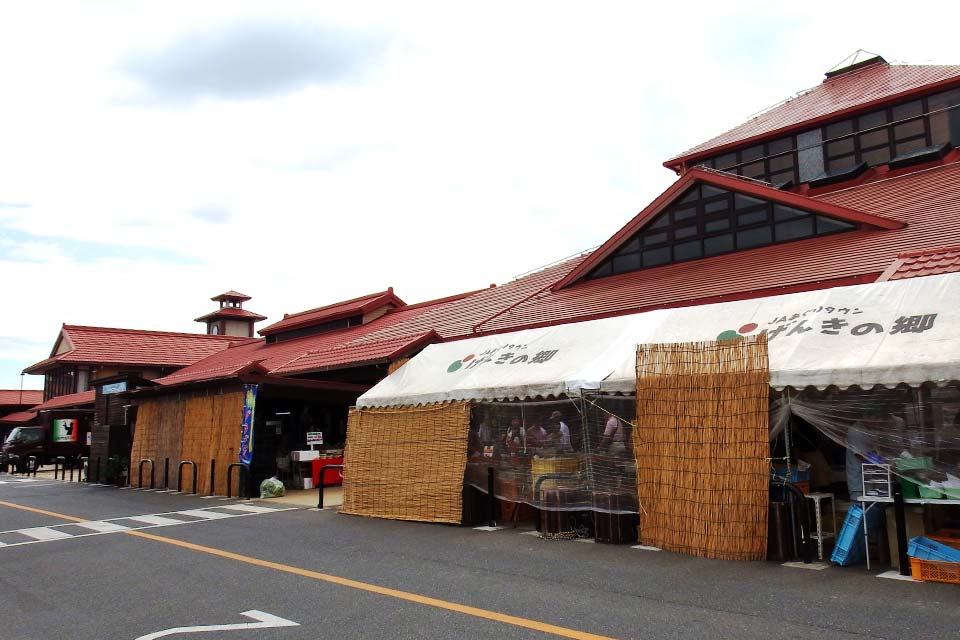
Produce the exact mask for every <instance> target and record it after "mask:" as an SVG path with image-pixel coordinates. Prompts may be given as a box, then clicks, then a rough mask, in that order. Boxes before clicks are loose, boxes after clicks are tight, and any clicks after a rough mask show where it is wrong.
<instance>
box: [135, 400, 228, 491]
mask: <svg viewBox="0 0 960 640" xmlns="http://www.w3.org/2000/svg"><path fill="white" fill-rule="evenodd" d="M242 412H243V394H242V393H241V392H239V391H237V392H231V393H224V394H220V395H214V396H207V397H193V398H185V397H182V396H179V395H171V396H166V397H162V398H154V399H150V400H144V401H143V402H142V403H141V404H140V405H139V406H138V408H137V424H136V428H135V429H134V437H133V447H132V449H131V452H130V474H131V476H130V478H131V483H132V484H134V485H136V483H137V469H138V466H139V463H140V460H142V459H144V458H151V459H152V460H153V461H154V464H155V465H156V471H155V474H156V475H155V479H156V484H157V486H160V485H162V484H163V461H164V459H165V458H169V459H170V478H169V483H170V488H176V486H177V467H178V465H179V464H180V461H181V460H192V461H193V462H195V463H196V465H197V467H196V471H197V491H198V492H199V493H201V494H207V493H209V492H210V460H211V459H215V460H216V461H217V462H216V464H217V469H216V493H217V494H218V495H226V491H227V467H228V466H229V465H230V464H232V463H234V462H237V450H238V449H239V446H240V421H241V417H242V415H241V414H242ZM149 473H150V471H149V467H148V466H145V467H144V476H143V477H144V485H145V486H146V484H147V483H148V482H149V479H148V478H149ZM234 475H235V476H236V474H234ZM192 488H193V479H192V476H191V470H190V468H189V467H185V468H184V470H183V489H184V490H185V491H189V490H191V489H192Z"/></svg>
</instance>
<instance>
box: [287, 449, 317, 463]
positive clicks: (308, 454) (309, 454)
mask: <svg viewBox="0 0 960 640" xmlns="http://www.w3.org/2000/svg"><path fill="white" fill-rule="evenodd" d="M319 457H320V452H319V451H291V452H290V459H291V460H293V461H294V462H309V461H310V460H316V459H317V458H319Z"/></svg>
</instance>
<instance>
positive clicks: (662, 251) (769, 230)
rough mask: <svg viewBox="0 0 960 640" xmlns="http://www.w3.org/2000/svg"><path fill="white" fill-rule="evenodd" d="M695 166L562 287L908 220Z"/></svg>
mask: <svg viewBox="0 0 960 640" xmlns="http://www.w3.org/2000/svg"><path fill="white" fill-rule="evenodd" d="M825 205H826V203H824V202H821V201H818V200H815V199H812V198H808V197H804V196H799V195H797V194H793V193H788V192H784V191H780V190H778V189H774V188H772V187H770V186H768V185H765V184H763V183H758V182H755V181H750V180H744V179H741V178H736V177H732V176H729V175H724V174H721V173H719V172H714V171H705V170H701V169H694V170H691V171H690V172H688V173H687V174H686V175H685V176H684V177H683V178H681V179H680V180H678V181H677V182H676V183H675V184H674V185H673V186H672V187H670V188H669V189H667V191H665V192H664V193H663V194H662V195H661V196H660V197H659V198H657V199H656V200H654V202H653V203H651V204H650V206H648V207H647V208H646V209H644V211H642V212H641V213H640V214H638V215H637V216H636V217H635V218H634V219H633V220H631V221H630V222H629V223H628V224H627V225H626V226H625V227H624V228H623V229H621V230H620V231H619V232H618V233H617V234H616V235H614V236H613V237H612V238H610V240H608V241H607V242H606V243H604V245H602V246H601V247H600V248H599V249H597V251H595V252H594V254H593V255H592V256H590V258H588V259H587V260H585V261H584V262H583V263H581V264H580V265H579V266H578V267H577V268H576V269H574V270H572V271H571V272H570V273H569V274H568V275H567V276H566V277H565V278H563V279H562V280H561V281H560V282H558V283H557V284H556V285H555V286H554V287H553V288H554V290H556V289H560V288H563V287H566V286H568V285H570V284H572V283H574V282H576V281H579V280H582V279H584V278H600V277H605V276H610V275H615V274H619V273H626V272H629V271H638V270H640V269H646V268H652V267H658V266H662V265H666V264H672V263H676V262H686V261H689V260H697V259H700V258H706V257H710V256H716V255H721V254H725V253H732V252H735V251H744V250H748V249H755V248H759V247H763V246H768V245H773V244H781V243H785V242H792V241H796V240H803V239H807V238H814V237H818V236H824V235H830V234H834V233H841V232H844V231H852V230H854V229H869V228H872V229H898V228H902V227H904V226H905V225H904V223H902V222H899V221H896V220H890V219H888V218H882V217H879V216H874V215H870V214H866V213H863V212H861V211H855V210H852V209H846V208H843V207H837V206H834V205H828V206H825Z"/></svg>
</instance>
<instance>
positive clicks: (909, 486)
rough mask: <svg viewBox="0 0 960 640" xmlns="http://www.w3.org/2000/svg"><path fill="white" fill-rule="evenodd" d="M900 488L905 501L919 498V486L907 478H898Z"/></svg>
mask: <svg viewBox="0 0 960 640" xmlns="http://www.w3.org/2000/svg"><path fill="white" fill-rule="evenodd" d="M900 488H901V490H902V491H903V498H904V499H905V500H909V499H910V498H919V497H920V485H919V484H917V483H916V482H914V481H913V480H910V479H909V478H900Z"/></svg>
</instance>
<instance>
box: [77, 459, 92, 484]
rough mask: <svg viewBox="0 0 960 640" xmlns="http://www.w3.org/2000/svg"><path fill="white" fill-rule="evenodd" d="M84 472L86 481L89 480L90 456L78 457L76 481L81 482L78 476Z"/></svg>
mask: <svg viewBox="0 0 960 640" xmlns="http://www.w3.org/2000/svg"><path fill="white" fill-rule="evenodd" d="M84 472H86V474H87V482H90V458H88V457H86V456H83V457H81V458H80V471H78V472H77V482H83V481H82V480H81V479H80V478H81V476H82V475H83V473H84Z"/></svg>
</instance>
